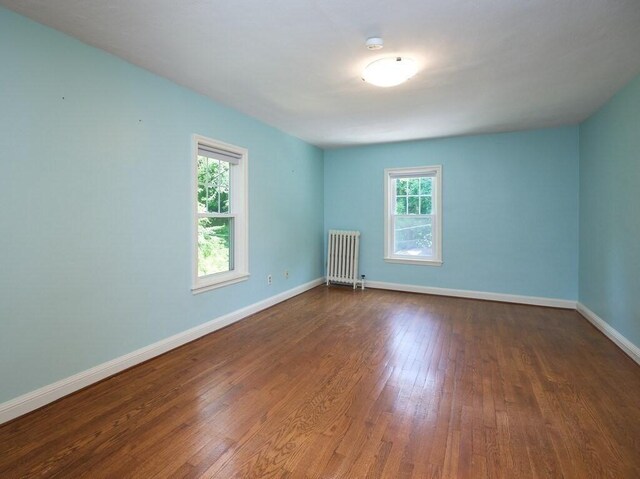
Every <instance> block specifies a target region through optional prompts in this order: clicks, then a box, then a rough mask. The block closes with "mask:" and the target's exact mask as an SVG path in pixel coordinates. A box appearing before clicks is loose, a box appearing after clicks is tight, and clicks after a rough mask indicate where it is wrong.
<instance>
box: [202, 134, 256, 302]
mask: <svg viewBox="0 0 640 479" xmlns="http://www.w3.org/2000/svg"><path fill="white" fill-rule="evenodd" d="M193 150H194V154H193V156H194V159H193V162H194V168H193V182H194V186H195V188H194V204H195V219H194V220H195V221H194V222H195V224H194V233H195V239H194V254H193V256H194V267H193V269H194V280H193V287H192V290H193V291H194V292H201V291H207V290H209V289H213V288H217V287H220V286H225V285H227V284H232V283H237V282H238V281H242V280H245V279H247V278H248V276H249V269H248V268H249V264H248V244H247V242H248V232H247V227H248V221H247V168H248V165H247V162H248V152H247V150H246V149H244V148H240V147H237V146H234V145H229V144H226V143H222V142H219V141H216V140H211V139H209V138H205V137H202V136H198V135H195V136H194V139H193Z"/></svg>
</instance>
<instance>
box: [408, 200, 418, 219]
mask: <svg viewBox="0 0 640 479" xmlns="http://www.w3.org/2000/svg"><path fill="white" fill-rule="evenodd" d="M408 207H409V208H408V209H409V211H408V213H409V214H410V215H417V214H419V208H418V197H417V196H409V202H408Z"/></svg>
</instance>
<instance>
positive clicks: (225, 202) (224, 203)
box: [218, 188, 229, 213]
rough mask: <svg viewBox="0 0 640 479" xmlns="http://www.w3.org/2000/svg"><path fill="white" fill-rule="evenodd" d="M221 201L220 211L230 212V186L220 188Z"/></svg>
mask: <svg viewBox="0 0 640 479" xmlns="http://www.w3.org/2000/svg"><path fill="white" fill-rule="evenodd" d="M218 195H219V196H218V198H219V201H220V213H228V212H229V188H220V192H219V193H218Z"/></svg>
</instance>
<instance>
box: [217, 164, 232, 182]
mask: <svg viewBox="0 0 640 479" xmlns="http://www.w3.org/2000/svg"><path fill="white" fill-rule="evenodd" d="M218 185H219V186H220V187H222V188H225V187H226V188H228V187H229V163H227V162H226V161H221V162H220V166H219V170H218Z"/></svg>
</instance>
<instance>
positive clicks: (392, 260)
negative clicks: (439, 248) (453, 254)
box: [384, 256, 442, 266]
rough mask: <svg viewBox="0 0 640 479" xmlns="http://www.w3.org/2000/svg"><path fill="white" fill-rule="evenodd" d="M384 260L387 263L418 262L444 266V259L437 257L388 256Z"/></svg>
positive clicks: (426, 264)
mask: <svg viewBox="0 0 640 479" xmlns="http://www.w3.org/2000/svg"><path fill="white" fill-rule="evenodd" d="M384 260H385V262H387V263H400V264H416V265H420V266H442V261H441V260H435V259H419V258H415V259H414V258H398V257H393V256H392V257H387V258H385V259H384Z"/></svg>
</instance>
